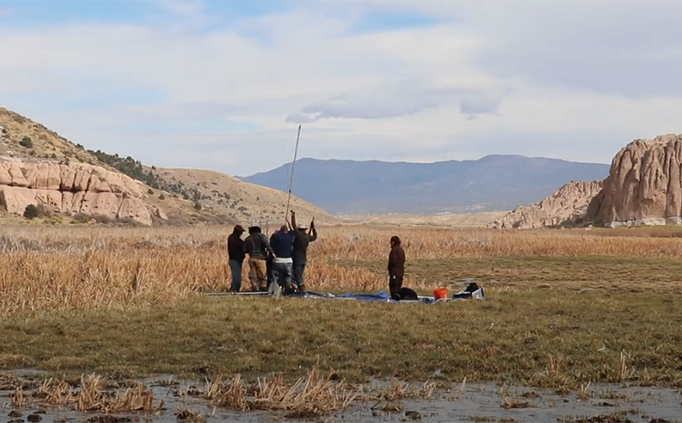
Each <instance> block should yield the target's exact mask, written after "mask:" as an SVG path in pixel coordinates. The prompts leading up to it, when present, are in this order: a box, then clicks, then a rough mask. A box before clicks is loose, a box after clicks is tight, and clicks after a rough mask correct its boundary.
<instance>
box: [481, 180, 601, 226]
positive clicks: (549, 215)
mask: <svg viewBox="0 0 682 423" xmlns="http://www.w3.org/2000/svg"><path fill="white" fill-rule="evenodd" d="M602 187H603V185H602V181H589V182H586V181H571V182H569V183H567V184H566V185H564V186H562V187H561V188H559V189H558V190H557V191H556V192H555V193H554V194H552V195H550V196H549V197H546V198H544V199H543V200H542V201H540V202H538V203H536V204H533V205H532V206H527V207H524V206H517V207H516V208H515V209H514V210H513V211H511V212H509V213H508V214H506V215H505V216H504V217H502V218H501V219H499V220H496V221H494V222H491V223H490V224H488V227H489V228H494V229H508V228H518V229H531V228H542V227H545V226H558V225H562V224H576V223H580V222H582V221H583V220H584V217H585V215H586V213H587V210H588V208H589V207H590V204H591V203H592V201H593V199H594V198H595V197H596V196H597V195H598V194H599V192H600V191H601V190H602Z"/></svg>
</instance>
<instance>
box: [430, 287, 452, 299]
mask: <svg viewBox="0 0 682 423" xmlns="http://www.w3.org/2000/svg"><path fill="white" fill-rule="evenodd" d="M447 297H448V289H447V288H436V289H434V290H433V298H434V299H436V300H442V299H444V298H447Z"/></svg>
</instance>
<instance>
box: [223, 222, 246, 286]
mask: <svg viewBox="0 0 682 423" xmlns="http://www.w3.org/2000/svg"><path fill="white" fill-rule="evenodd" d="M243 233H244V228H243V227H242V225H236V226H235V227H234V229H233V230H232V234H231V235H230V236H228V237H227V255H228V258H229V259H228V264H229V265H230V271H231V274H232V283H231V284H230V292H232V293H233V294H235V293H237V292H239V291H240V290H241V288H242V263H244V258H245V257H246V255H245V254H244V241H243V240H242V238H241V237H242V234H243Z"/></svg>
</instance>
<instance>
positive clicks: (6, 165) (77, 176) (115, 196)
mask: <svg viewBox="0 0 682 423" xmlns="http://www.w3.org/2000/svg"><path fill="white" fill-rule="evenodd" d="M29 204H33V205H35V206H43V207H45V208H46V209H48V210H52V211H57V212H61V213H70V214H83V215H87V216H106V217H108V218H111V219H130V220H133V221H135V222H137V223H140V224H143V225H148V226H150V225H151V224H152V217H153V216H154V217H158V218H161V219H167V217H166V215H165V214H164V213H163V211H162V210H161V209H159V208H155V207H152V206H150V205H148V204H146V203H145V202H144V201H143V194H142V191H141V189H140V185H139V184H138V182H136V181H135V180H133V179H132V178H130V177H128V176H127V175H124V174H121V173H117V172H111V171H108V170H106V169H104V168H103V167H99V166H93V165H89V164H84V163H71V164H69V165H63V164H56V163H51V162H31V163H29V162H23V161H21V160H18V159H8V158H4V161H3V162H0V205H1V206H2V207H4V209H5V210H6V211H7V212H8V213H10V214H16V215H22V214H23V213H24V210H25V209H26V206H28V205H29Z"/></svg>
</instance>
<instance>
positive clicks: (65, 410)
mask: <svg viewBox="0 0 682 423" xmlns="http://www.w3.org/2000/svg"><path fill="white" fill-rule="evenodd" d="M17 375H18V376H20V379H24V378H27V379H26V380H30V379H34V380H36V379H42V378H44V376H41V375H40V374H36V373H35V372H31V373H26V372H24V373H17ZM169 380H171V379H170V378H169V376H160V377H157V378H154V379H148V380H142V382H143V383H144V384H145V386H146V387H148V388H150V389H152V390H153V393H154V403H155V404H156V403H159V402H160V401H161V400H163V402H164V404H165V407H164V408H165V410H163V411H158V412H148V413H147V412H144V413H142V412H141V413H116V414H111V415H104V414H100V413H86V412H77V411H74V410H73V409H72V408H71V407H67V406H46V405H40V404H29V405H26V406H24V407H23V408H16V409H15V408H13V407H12V406H11V396H12V393H13V391H12V390H9V389H7V387H3V388H4V389H6V390H0V397H1V399H0V402H1V403H2V413H1V414H0V422H12V423H21V422H40V423H53V422H54V423H66V422H90V423H127V422H131V423H132V422H144V423H152V422H159V423H169V422H188V423H199V422H212V421H213V422H237V423H246V422H254V423H255V422H273V421H281V422H292V423H294V422H303V421H307V422H309V421H317V422H329V423H332V422H358V423H366V422H410V421H422V422H434V423H435V422H559V423H563V422H594V423H599V422H612V423H618V422H632V423H639V422H646V423H651V422H654V423H664V422H673V421H682V420H676V419H682V404H681V401H682V397H681V395H680V392H679V391H677V390H673V389H663V388H651V387H621V386H618V385H592V386H589V387H588V388H587V389H586V390H585V391H584V392H583V394H582V395H580V397H579V394H578V393H576V392H573V393H570V394H568V395H559V394H556V393H554V392H552V391H548V390H542V389H531V388H524V387H501V386H499V385H496V384H492V383H490V384H473V383H472V384H468V383H467V384H463V385H461V386H453V388H452V389H450V390H440V391H435V392H434V394H433V395H432V396H431V398H430V399H428V400H412V399H406V400H399V401H394V402H387V401H381V402H379V401H355V402H354V403H353V405H352V406H351V407H350V408H348V409H346V410H343V411H339V412H337V413H334V414H332V415H328V416H321V417H315V418H312V419H303V420H301V419H296V418H289V417H287V415H286V413H285V412H268V411H258V412H234V411H230V410H227V409H224V408H223V409H221V408H216V407H212V406H211V405H210V404H209V403H208V401H207V400H205V399H202V398H200V396H197V395H194V396H193V395H191V394H188V392H191V391H192V389H194V388H195V387H196V388H201V387H203V386H204V382H203V381H191V380H177V381H174V382H173V383H168V382H167V381H169ZM382 384H383V382H379V381H374V382H372V383H371V384H368V385H365V386H366V387H368V388H369V389H372V388H380V387H381V386H382ZM30 392H31V390H30V389H27V390H25V394H26V395H30ZM188 411H190V413H188Z"/></svg>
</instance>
